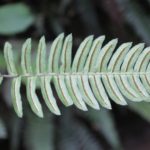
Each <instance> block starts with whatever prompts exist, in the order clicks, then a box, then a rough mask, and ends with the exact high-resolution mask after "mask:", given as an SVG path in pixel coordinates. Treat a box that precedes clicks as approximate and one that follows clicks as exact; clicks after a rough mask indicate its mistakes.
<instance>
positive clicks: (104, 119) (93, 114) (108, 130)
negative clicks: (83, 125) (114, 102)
mask: <svg viewBox="0 0 150 150" xmlns="http://www.w3.org/2000/svg"><path fill="white" fill-rule="evenodd" d="M86 118H88V119H89V120H90V121H91V124H92V125H93V127H94V128H96V129H97V131H98V132H101V133H102V134H103V135H104V137H105V138H106V139H107V141H108V142H109V143H110V145H111V146H112V147H113V149H114V150H116V149H121V143H120V140H119V135H118V133H117V129H116V126H115V120H114V118H113V115H112V114H111V113H110V111H108V110H106V109H101V112H100V113H97V111H95V110H92V109H89V111H88V112H87V113H86Z"/></svg>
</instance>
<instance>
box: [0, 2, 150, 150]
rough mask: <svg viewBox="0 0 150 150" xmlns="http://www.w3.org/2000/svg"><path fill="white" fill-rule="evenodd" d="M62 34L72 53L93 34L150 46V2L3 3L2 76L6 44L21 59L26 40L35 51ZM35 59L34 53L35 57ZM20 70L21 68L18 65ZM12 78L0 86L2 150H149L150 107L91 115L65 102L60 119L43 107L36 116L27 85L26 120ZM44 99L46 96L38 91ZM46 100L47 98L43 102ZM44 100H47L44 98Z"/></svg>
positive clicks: (0, 36)
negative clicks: (15, 101)
mask: <svg viewBox="0 0 150 150" xmlns="http://www.w3.org/2000/svg"><path fill="white" fill-rule="evenodd" d="M61 32H65V34H69V33H72V34H73V37H74V47H73V55H74V54H75V52H76V49H77V47H78V45H79V44H80V42H81V41H82V40H83V39H84V38H85V37H86V36H88V35H90V34H94V36H95V37H97V36H100V35H106V37H107V38H106V41H108V40H110V39H112V38H116V37H118V38H119V43H122V42H127V41H133V43H134V44H137V43H139V42H144V43H146V46H149V45H150V0H42V1H41V0H22V1H21V0H1V1H0V72H1V73H6V64H5V61H4V58H3V51H2V50H3V45H4V42H5V41H10V42H11V43H12V44H13V50H14V53H15V58H16V59H15V61H16V62H18V61H20V58H19V57H18V56H20V51H21V45H22V44H23V41H24V40H25V39H26V38H28V37H31V38H32V39H33V51H34V52H36V48H37V42H38V40H39V38H40V37H41V36H42V35H45V37H46V40H47V42H48V45H50V42H51V41H52V40H53V39H54V38H55V37H56V36H57V35H58V34H59V33H61ZM33 55H34V54H33ZM18 67H19V65H18ZM9 87H10V80H6V79H5V80H4V82H3V84H2V86H1V87H0V98H1V99H0V149H3V150H121V149H122V150H123V149H124V150H133V149H136V150H149V149H150V142H149V140H150V123H149V122H150V104H148V103H144V102H142V103H132V102H128V104H129V106H127V107H121V106H118V105H116V104H114V103H113V102H112V106H113V109H112V110H111V111H108V110H106V109H101V110H100V111H95V110H93V109H90V108H89V111H88V112H82V111H80V110H77V109H76V108H74V107H73V106H72V107H70V108H64V106H62V105H61V104H59V107H60V108H61V112H62V115H61V116H60V117H57V116H54V115H53V114H51V113H50V112H49V111H48V110H47V108H46V106H45V105H44V104H43V107H44V114H45V117H44V119H39V118H37V117H36V116H35V115H34V114H33V113H32V112H31V110H30V108H29V105H28V103H27V102H26V101H27V100H26V94H25V92H26V91H25V87H24V85H22V87H21V93H22V95H23V99H24V101H23V105H24V117H23V119H19V118H17V116H16V114H15V113H14V110H13V108H12V104H11V99H10V95H9V94H10V91H9V90H10V88H9ZM37 94H38V95H39V97H41V93H40V91H39V90H37ZM56 96H57V95H56ZM41 99H42V98H41ZM41 102H42V100H41Z"/></svg>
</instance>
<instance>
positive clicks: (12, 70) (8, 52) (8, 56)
mask: <svg viewBox="0 0 150 150" xmlns="http://www.w3.org/2000/svg"><path fill="white" fill-rule="evenodd" d="M4 57H5V61H6V65H7V70H8V72H9V74H12V75H16V74H17V70H16V67H15V63H14V58H13V53H12V46H11V44H10V43H8V42H6V43H5V46H4Z"/></svg>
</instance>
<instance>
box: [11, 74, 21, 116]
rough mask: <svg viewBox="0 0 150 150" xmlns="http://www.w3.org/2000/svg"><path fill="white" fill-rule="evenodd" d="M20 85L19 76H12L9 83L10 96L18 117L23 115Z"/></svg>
mask: <svg viewBox="0 0 150 150" xmlns="http://www.w3.org/2000/svg"><path fill="white" fill-rule="evenodd" d="M20 86H21V77H18V78H14V79H13V80H12V85H11V96H12V103H13V106H14V109H15V111H16V113H17V115H18V117H22V116H23V112H22V101H21V94H20Z"/></svg>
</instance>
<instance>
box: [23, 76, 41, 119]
mask: <svg viewBox="0 0 150 150" xmlns="http://www.w3.org/2000/svg"><path fill="white" fill-rule="evenodd" d="M36 79H37V78H36V77H29V78H28V79H27V85H26V91H27V98H28V101H29V104H30V106H31V109H32V110H33V112H34V113H35V114H36V115H37V116H39V117H41V118H42V117H43V111H42V106H41V104H40V102H39V99H38V97H37V95H36V91H35V90H36Z"/></svg>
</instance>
